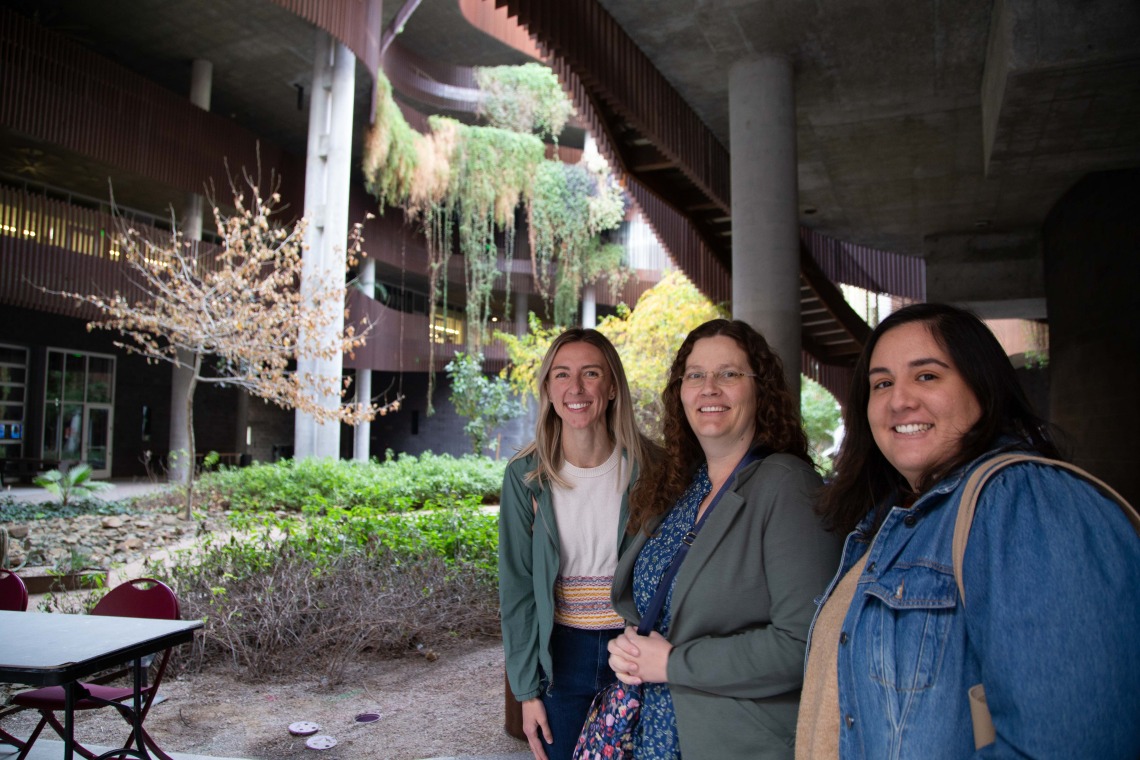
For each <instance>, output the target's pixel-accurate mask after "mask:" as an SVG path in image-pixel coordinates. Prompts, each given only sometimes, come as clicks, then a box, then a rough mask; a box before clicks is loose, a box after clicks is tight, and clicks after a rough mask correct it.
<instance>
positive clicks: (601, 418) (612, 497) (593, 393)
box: [499, 328, 652, 760]
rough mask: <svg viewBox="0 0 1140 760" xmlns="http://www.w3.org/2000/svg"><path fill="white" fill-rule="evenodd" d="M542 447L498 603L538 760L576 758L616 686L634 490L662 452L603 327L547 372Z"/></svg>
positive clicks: (509, 499) (575, 340) (516, 485)
mask: <svg viewBox="0 0 1140 760" xmlns="http://www.w3.org/2000/svg"><path fill="white" fill-rule="evenodd" d="M538 388H539V412H538V422H537V424H536V425H535V435H534V440H533V441H532V442H531V443H530V444H528V445H527V446H526V447H524V448H523V449H522V451H520V452H519V453H518V455H516V456H515V457H514V459H512V460H511V463H510V464H509V465H508V467H507V473H506V476H505V478H504V480H503V493H502V504H501V508H500V513H499V600H500V606H501V610H502V626H503V648H504V652H505V655H506V667H507V678H508V680H509V682H510V686H511V691H512V692H513V693H514V696H515V698H516V699H517V700H519V702H521V703H522V714H523V731H524V732H525V734H526V736H527V741H528V742H529V744H530V749H531V752H533V753H534V757H535V758H536V760H569V758H570V756H571V753H572V751H573V749H574V744H575V743H576V742H577V739H578V734H579V732H580V731H581V728H582V724H583V723H584V722H585V719H586V712H587V711H588V709H589V706H590V702H591V700H592V699H593V696H594V694H595V693H597V692H598V691H599V690H600V689H602V688H604V687H605V686H607V685H608V684H610V683H612V682H613V680H614V674H613V671H611V670H610V669H609V666H608V665H607V662H606V661H607V658H608V656H609V655H608V652H607V649H606V647H607V644H608V643H609V640H610V639H611V638H613V637H614V636H616V635H618V634H619V633H621V630H622V619H621V618H620V617H619V616H618V614H617V613H616V612H614V609H613V607H612V605H611V603H610V583H611V580H612V577H613V573H614V568H615V567H616V566H617V561H618V557H619V556H620V554H621V552H622V551H623V550H624V549H625V547H626V544H627V543H628V542H629V540H630V538H631V537H630V536H628V535H626V531H625V527H626V520H627V517H628V511H629V510H628V497H629V490H630V487H631V485H632V483H633V482H634V480H635V478H636V477H637V472H638V469H639V467H641V465H642V464H643V462H644V460H645V457H646V455H647V453H648V452H649V451H650V449H651V448H652V444H650V443H649V442H648V441H647V440H646V439H645V438H644V437H643V436H642V435H641V433H640V432H639V431H638V429H637V424H636V422H635V421H634V417H633V403H632V400H631V398H630V394H629V385H628V383H627V382H626V379H625V371H624V370H623V369H622V365H621V360H620V359H619V358H618V355H617V351H615V350H614V347H613V345H612V344H611V343H610V342H609V340H607V339H606V337H605V336H604V335H602V334H601V333H599V332H598V331H597V330H586V329H578V328H576V329H571V330H567V331H566V332H564V333H562V334H561V335H559V336H558V337H557V338H555V340H554V342H553V343H552V344H551V346H550V349H549V350H548V351H547V352H546V356H545V357H544V358H543V360H542V365H541V367H540V368H539V371H538Z"/></svg>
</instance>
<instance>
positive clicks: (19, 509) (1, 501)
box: [0, 495, 148, 522]
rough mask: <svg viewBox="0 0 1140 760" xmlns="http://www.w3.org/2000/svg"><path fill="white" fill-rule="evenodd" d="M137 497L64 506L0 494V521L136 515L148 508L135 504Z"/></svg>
mask: <svg viewBox="0 0 1140 760" xmlns="http://www.w3.org/2000/svg"><path fill="white" fill-rule="evenodd" d="M136 498H137V497H132V498H128V499H122V500H119V501H100V500H97V499H89V500H84V501H72V502H71V503H69V504H67V505H66V506H64V505H62V504H60V503H59V502H40V503H32V502H27V501H19V500H17V499H14V498H12V497H11V496H6V495H5V496H0V522H27V521H28V520H48V519H50V518H53V517H78V516H79V515H137V514H142V513H143V512H146V511H148V510H144V509H140V508H138V507H136V506H135V500H136Z"/></svg>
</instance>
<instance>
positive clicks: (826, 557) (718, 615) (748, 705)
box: [612, 454, 842, 760]
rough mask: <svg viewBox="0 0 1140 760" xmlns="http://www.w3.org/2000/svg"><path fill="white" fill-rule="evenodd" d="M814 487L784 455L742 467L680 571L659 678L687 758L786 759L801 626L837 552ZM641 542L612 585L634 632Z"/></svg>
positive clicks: (813, 477) (814, 479)
mask: <svg viewBox="0 0 1140 760" xmlns="http://www.w3.org/2000/svg"><path fill="white" fill-rule="evenodd" d="M820 485H821V481H820V478H819V475H817V474H816V472H815V471H814V470H813V469H812V468H811V467H810V466H808V465H807V464H806V463H805V462H803V461H802V460H800V459H799V458H797V457H794V456H792V455H790V454H772V455H770V456H768V457H767V458H766V459H764V460H763V461H762V462H759V463H755V464H750V465H749V466H747V467H745V468H744V469H743V470H741V471H740V473H738V474H737V476H736V481H735V483H734V484H733V485H732V487H731V488H730V490H729V491H727V492H725V494H724V496H722V497H721V499H720V502H719V503H718V504H717V506H716V509H714V510H713V513H712V514H711V515H709V517H708V520H706V522H705V525H704V527H703V528H702V529H701V532H700V533H699V534H698V535H697V539H696V541H695V542H694V543H693V546H692V548H691V549H690V550H689V554H688V556H687V557H686V558H685V561H684V563H683V564H682V565H681V568H680V570H679V571H678V572H677V579H676V585H675V586H674V588H673V600H672V622H671V624H670V632H669V637H668V638H669V641H670V642H671V643H672V644H673V650H672V652H671V653H670V654H669V663H668V671H667V672H668V678H669V690H670V692H671V693H672V695H673V705H674V707H675V709H676V713H677V731H678V734H679V736H680V739H681V756H682V757H684V758H685V760H702V758H708V759H709V760H714V759H715V760H732V759H733V758H741V759H743V758H749V759H750V760H751V758H791V757H793V755H794V752H793V746H794V742H795V728H796V712H797V710H798V708H799V698H800V687H801V685H802V684H803V673H804V657H805V646H806V642H807V634H808V627H809V626H810V625H811V621H812V616H813V615H814V614H815V599H816V597H817V596H819V595H820V594H822V593H823V591H824V589H826V587H827V584H828V582H829V581H830V580H831V578H832V576H833V575H834V574H835V569H836V567H837V566H838V565H839V556H840V551H841V549H842V540H841V538H842V537H840V536H837V535H835V534H832V533H827V532H825V531H824V530H823V528H822V527H821V525H820V521H819V519H818V517H817V516H816V515H815V514H814V512H813V511H812V507H813V505H814V500H815V496H816V492H817V491H818V489H819V487H820ZM662 519H663V518H662ZM660 522H661V520H660V519H658V520H656V521H655V522H654V523H653V524H651V525H649V526H648V528H649V529H650V531H653V530H655V529H656V528H657V526H658V525H659V524H660ZM647 540H648V537H647V536H646V534H645V533H644V532H643V533H641V534H639V535H637V536H636V537H635V539H634V542H633V544H632V545H631V546H630V547H629V550H628V551H626V552H625V554H624V555H622V558H621V559H620V560H619V561H618V567H617V571H616V573H615V575H614V583H613V591H612V595H613V601H614V607H615V609H617V611H618V613H619V614H621V616H622V617H624V618H625V619H626V620H627V621H629V622H630V624H632V625H636V624H637V623H638V621H639V617H638V614H637V609H636V607H635V606H634V603H633V565H634V562H635V561H636V560H637V555H638V554H639V553H640V552H641V549H642V547H643V546H645V542H646V541H647Z"/></svg>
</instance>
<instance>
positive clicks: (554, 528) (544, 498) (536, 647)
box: [499, 454, 636, 702]
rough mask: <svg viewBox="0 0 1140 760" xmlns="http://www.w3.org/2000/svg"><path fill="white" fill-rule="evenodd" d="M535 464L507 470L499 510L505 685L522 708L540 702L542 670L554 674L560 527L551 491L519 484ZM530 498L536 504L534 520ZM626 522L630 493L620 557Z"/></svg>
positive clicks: (621, 523)
mask: <svg viewBox="0 0 1140 760" xmlns="http://www.w3.org/2000/svg"><path fill="white" fill-rule="evenodd" d="M535 464H536V457H535V456H534V455H533V454H532V455H531V456H528V457H526V458H524V459H516V460H514V461H513V462H511V463H510V464H508V465H507V472H506V475H505V476H504V477H503V493H502V497H501V499H500V504H499V614H500V616H501V618H502V626H503V651H504V653H505V659H506V665H507V679H508V680H509V681H510V684H511V692H512V693H513V694H514V695H515V699H517V700H519V701H520V702H521V701H523V700H526V699H534V698H535V697H537V696H539V668H540V667H541V668H542V672H543V673H547V674H549V673H553V672H554V671H553V668H552V667H551V659H550V634H551V632H552V631H553V629H554V582H555V581H556V580H557V579H558V568H559V563H560V555H559V544H558V524H557V523H556V522H555V520H554V504H553V502H552V500H551V496H550V491H549V490H548V489H542V488H540V487H539V486H538V484H537V483H527V482H525V481H524V480H523V478H524V477H525V476H526V474H527V473H528V472H530V471H531V470H533V469H534V468H535ZM634 476H635V477H636V473H634ZM631 484H632V479H631ZM531 497H533V498H534V500H535V501H536V502H537V503H538V511H537V514H536V513H535V509H534V505H533V503H532V501H531ZM628 519H629V488H627V489H626V491H625V494H624V495H623V496H622V500H621V516H620V518H619V519H618V534H617V535H616V536H614V540H615V541H616V542H617V544H618V555H619V556H621V554H622V552H624V551H625V549H626V548H627V547H628V546H629V545H630V543H631V541H632V538H633V537H632V536H628V535H626V532H625V526H626V522H627V521H628Z"/></svg>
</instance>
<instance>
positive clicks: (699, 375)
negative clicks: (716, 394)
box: [681, 369, 756, 388]
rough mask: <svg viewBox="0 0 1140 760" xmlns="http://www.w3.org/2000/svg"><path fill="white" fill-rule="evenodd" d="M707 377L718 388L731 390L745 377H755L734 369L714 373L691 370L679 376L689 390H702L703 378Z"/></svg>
mask: <svg viewBox="0 0 1140 760" xmlns="http://www.w3.org/2000/svg"><path fill="white" fill-rule="evenodd" d="M708 377H711V378H712V379H713V380H715V381H716V385H717V387H718V388H731V387H732V386H734V385H736V384H737V383H739V382H740V381H741V380H743V379H744V378H746V377H756V373H754V372H741V371H740V370H736V369H722V370H717V371H716V372H698V371H696V370H693V371H691V372H686V373H685V374H683V375H681V382H682V383H684V384H685V385H686V386H688V387H689V388H703V387H704V385H705V378H708Z"/></svg>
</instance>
